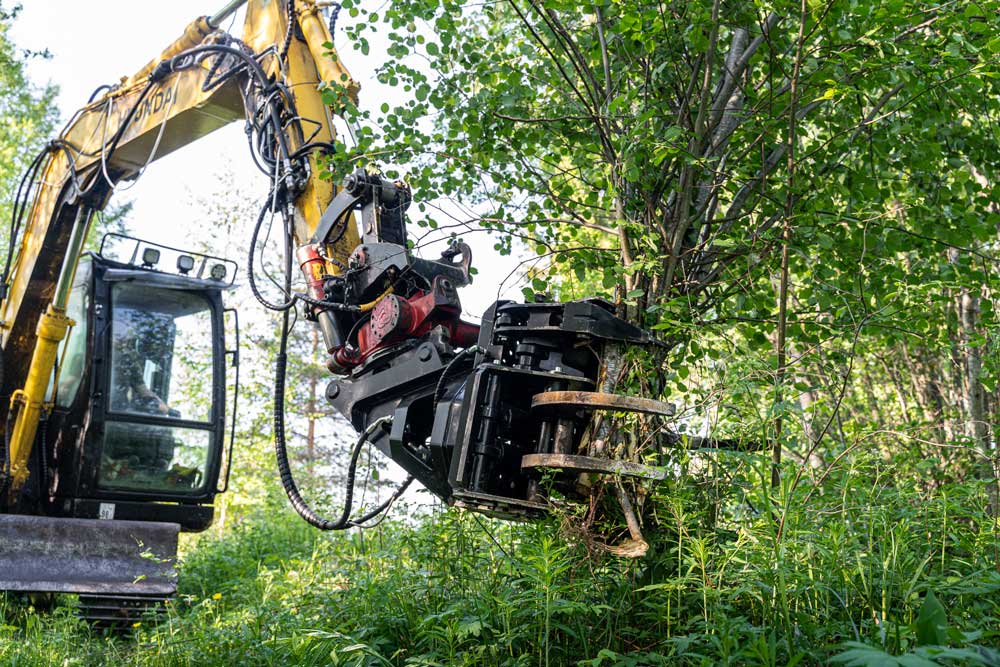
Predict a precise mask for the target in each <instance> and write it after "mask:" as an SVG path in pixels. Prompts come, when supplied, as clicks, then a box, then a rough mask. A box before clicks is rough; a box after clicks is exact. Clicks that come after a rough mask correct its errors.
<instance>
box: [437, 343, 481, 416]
mask: <svg viewBox="0 0 1000 667" xmlns="http://www.w3.org/2000/svg"><path fill="white" fill-rule="evenodd" d="M477 352H482V353H483V354H485V353H486V350H484V349H483V348H481V347H479V346H478V345H473V346H472V347H467V348H465V349H464V350H461V351H460V352H459V353H458V354H456V355H455V356H454V358H453V359H452V360H451V361H449V362H448V365H447V366H445V367H444V370H443V371H441V377H439V378H438V381H437V384H436V385H435V386H434V405H433V407H432V408H431V415H432V417H433V415H435V414H436V413H437V406H438V401H440V400H441V398H442V397H443V396H444V381H445V379H446V378H447V377H448V375H449V373H451V369H452V367H453V366H454V365H455V364H457V363H458V362H459V360H461V359H462V358H463V357H465V356H466V355H468V354H475V353H477Z"/></svg>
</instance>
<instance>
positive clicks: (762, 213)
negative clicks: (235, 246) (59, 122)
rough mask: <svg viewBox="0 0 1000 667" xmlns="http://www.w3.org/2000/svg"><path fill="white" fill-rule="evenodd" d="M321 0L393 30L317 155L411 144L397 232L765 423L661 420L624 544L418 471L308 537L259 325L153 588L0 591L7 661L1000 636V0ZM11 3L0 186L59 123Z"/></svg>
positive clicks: (697, 395) (704, 410)
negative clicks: (37, 602)
mask: <svg viewBox="0 0 1000 667" xmlns="http://www.w3.org/2000/svg"><path fill="white" fill-rule="evenodd" d="M341 5H342V10H341V24H340V26H339V28H338V29H339V30H341V31H343V34H344V35H346V37H347V38H348V40H349V43H350V44H353V45H354V48H355V49H356V51H357V55H356V56H355V57H367V56H370V55H371V44H372V38H373V35H374V34H376V32H377V33H378V34H379V36H380V42H381V41H384V40H387V41H388V44H389V46H388V48H387V52H386V53H385V54H377V55H378V57H380V58H381V60H382V64H381V65H380V66H379V67H378V69H377V71H378V76H379V77H380V79H381V80H382V81H383V83H385V84H386V85H389V86H392V87H394V89H395V90H396V91H398V95H397V96H395V97H394V98H393V99H394V100H395V102H389V101H386V102H383V103H381V104H379V105H377V106H376V105H373V106H370V107H368V106H362V107H361V108H359V109H356V110H352V115H353V118H352V120H353V121H355V122H357V123H359V124H360V125H361V127H362V133H361V135H360V137H359V141H358V142H357V143H356V144H352V145H345V146H343V150H342V151H341V152H340V153H339V154H338V156H337V157H336V158H335V159H334V161H333V163H332V164H331V171H332V172H333V173H341V172H343V171H344V170H346V169H353V168H356V167H357V166H369V167H378V168H381V169H383V170H384V171H386V172H387V173H388V174H390V175H394V174H395V173H397V172H398V173H400V174H401V175H403V174H405V176H406V178H407V180H408V181H409V182H410V183H411V185H412V186H413V188H414V191H415V194H416V198H417V200H418V201H420V202H421V203H422V205H421V206H420V210H419V211H415V212H414V213H415V215H414V220H413V224H414V232H415V233H416V235H419V234H422V233H423V230H428V231H433V232H434V233H436V234H440V233H444V234H445V235H447V234H450V233H456V234H466V233H467V234H489V235H490V237H491V238H492V239H493V240H494V242H495V244H496V246H495V250H496V251H497V252H499V253H507V254H509V255H510V256H512V257H516V258H517V261H515V260H512V261H511V269H512V271H513V273H514V275H516V277H517V278H519V279H520V280H521V281H522V284H523V287H524V289H525V295H526V296H533V294H534V293H535V292H538V291H544V292H548V293H550V294H552V295H553V296H555V297H557V298H560V299H569V298H578V297H589V296H604V297H606V298H608V299H610V300H612V301H613V302H615V303H617V304H619V307H620V308H621V309H622V312H623V313H624V314H626V315H627V316H628V317H630V318H631V319H633V320H634V321H637V322H640V323H641V324H643V325H644V326H646V327H649V328H650V329H652V330H654V331H655V332H656V333H657V335H658V336H659V337H660V338H661V339H662V340H664V341H666V342H667V343H668V345H667V346H666V347H665V348H664V351H662V352H658V353H656V354H650V353H648V351H646V352H641V353H636V354H630V355H628V356H627V358H626V359H625V362H626V363H624V364H622V368H623V372H622V375H621V377H620V378H618V380H619V381H618V390H619V391H621V392H626V391H627V392H631V393H635V394H642V395H645V396H650V397H656V398H660V399H662V400H668V401H671V402H673V403H675V404H676V405H677V406H678V407H679V408H680V415H679V416H678V418H677V419H676V421H675V423H674V424H672V425H671V428H674V429H678V430H683V431H685V432H689V433H694V434H704V433H712V434H715V435H719V436H724V437H730V438H736V439H740V440H743V441H746V442H760V443H769V444H770V445H771V447H770V450H769V451H765V452H747V453H738V452H707V451H692V450H689V449H682V448H675V449H674V450H673V451H671V452H669V453H668V454H669V456H670V457H671V459H670V460H671V464H670V469H671V470H672V471H674V475H673V477H672V479H671V480H670V481H668V482H666V483H664V484H662V485H660V486H659V487H657V488H656V489H653V490H651V492H650V493H649V494H648V495H647V496H646V498H645V501H644V508H643V513H642V514H643V517H644V521H645V523H644V526H643V530H644V535H645V536H646V539H647V540H648V542H649V544H650V550H649V553H648V554H647V555H646V556H645V557H643V558H639V559H629V558H619V557H616V556H614V555H612V554H609V553H608V550H607V549H605V548H603V546H602V541H601V540H595V539H593V538H592V537H591V536H590V535H588V534H584V533H582V532H581V531H580V530H579V519H578V518H577V517H574V516H571V515H566V516H561V517H556V518H553V519H552V520H551V521H549V522H546V523H541V524H536V525H510V524H501V523H496V522H492V521H486V520H483V519H480V518H478V517H475V516H473V515H468V514H460V513H458V512H455V511H450V510H446V509H443V508H435V507H433V506H431V507H427V505H426V504H424V503H422V504H419V506H420V507H423V509H422V510H421V511H419V512H418V511H414V512H397V513H396V514H395V515H394V517H393V518H392V519H390V520H388V521H386V522H384V523H382V524H380V525H379V526H378V527H377V528H375V529H373V530H371V531H368V532H358V533H354V534H351V535H346V536H339V537H329V536H325V535H320V534H317V533H315V532H312V531H311V530H310V529H308V528H307V527H305V526H303V525H301V524H300V523H299V522H298V520H297V519H295V518H294V517H293V516H292V515H291V513H290V512H289V511H288V510H287V509H285V507H284V500H283V498H282V494H281V491H280V489H279V488H278V486H277V484H276V480H275V475H274V471H273V461H272V459H271V454H270V452H269V447H270V426H269V423H268V417H267V416H268V413H269V410H270V403H269V398H268V390H269V387H270V384H271V377H270V375H269V372H270V357H271V355H273V349H272V344H271V343H270V341H271V339H272V338H273V336H272V335H270V332H268V331H267V330H260V331H259V333H258V334H257V335H255V336H249V337H247V341H246V346H247V347H246V351H245V354H244V358H250V359H253V360H254V361H253V362H251V363H252V368H251V372H250V373H249V375H250V379H249V380H248V381H247V392H246V395H247V397H248V399H247V400H246V401H245V402H244V405H245V406H247V407H245V408H244V410H243V411H242V412H241V418H240V424H239V430H240V432H239V437H238V442H239V455H238V457H237V459H236V467H235V469H234V472H233V493H231V494H229V495H227V496H226V497H225V499H224V500H222V503H223V506H222V508H220V514H222V515H223V519H222V520H221V521H220V522H219V524H218V525H217V527H215V528H213V530H212V531H211V532H210V533H208V534H206V535H204V536H200V537H199V538H197V539H193V540H190V541H189V542H188V543H187V544H186V545H185V554H184V562H183V565H182V573H181V582H182V583H181V586H182V595H181V596H180V597H179V599H178V601H177V603H176V604H175V605H174V606H173V608H172V609H171V611H170V614H169V616H168V619H167V621H166V622H164V623H161V624H159V625H156V626H153V625H146V626H143V625H140V627H138V628H136V629H135V632H134V633H132V634H131V635H130V636H128V637H105V636H100V635H97V634H94V633H91V632H90V631H88V630H87V629H86V628H85V627H83V626H82V624H81V623H80V622H78V621H76V620H75V619H74V618H73V616H72V601H71V600H70V601H61V602H60V606H59V607H57V609H56V610H55V611H51V612H47V613H40V612H39V610H37V609H35V608H34V607H33V606H31V605H30V604H29V603H28V602H25V601H23V600H16V599H13V598H10V599H4V600H3V602H0V615H2V616H0V661H6V662H7V663H9V664H17V665H37V664H53V665H74V664H78V665H91V664H93V665H99V664H135V665H187V664H198V665H210V664H219V665H229V664H233V663H235V662H237V661H241V662H245V663H247V664H317V665H318V664H361V665H369V664H370V665H386V664H390V665H404V664H406V665H455V664H466V665H515V664H516V665H535V664H545V665H564V664H565V665H658V664H685V665H687V664H691V665H714V664H739V665H747V664H754V665H756V664H760V665H794V664H803V665H805V664H831V663H833V664H849V665H943V664H970V665H972V664H976V665H979V664H983V665H1000V652H998V648H1000V625H998V623H1000V525H998V523H997V511H998V507H1000V496H998V485H997V477H998V466H1000V461H998V458H997V440H996V437H997V435H996V429H997V428H998V423H1000V421H998V414H997V412H998V410H1000V400H998V399H1000V397H998V393H997V391H998V386H997V378H998V376H1000V347H998V339H997V335H996V334H997V326H998V321H997V314H996V312H997V309H996V299H997V293H996V289H997V287H996V280H997V265H996V262H997V252H998V241H1000V239H998V234H1000V207H998V206H1000V181H998V176H1000V174H998V167H1000V128H998V120H1000V118H998V117H1000V103H998V92H1000V91H998V87H1000V86H998V80H1000V79H998V77H1000V68H998V57H1000V31H998V28H997V26H998V25H1000V4H998V3H997V2H990V1H986V2H948V3H932V2H906V1H903V0H885V1H883V2H872V3H861V2H850V1H838V0H831V1H830V2H822V1H821V0H803V1H802V2H801V3H783V2H775V3H768V2H754V3H744V2H722V0H699V1H691V2H677V3H669V2H668V3H648V2H630V1H628V0H618V1H614V2H612V1H606V2H605V1H603V0H602V1H600V2H595V3H576V2H568V1H565V2H563V1H561V0H546V1H544V2H542V1H541V0H509V1H507V2H497V3H485V4H483V3H453V2H425V1H420V0H401V1H397V2H392V3H388V4H385V5H380V6H378V7H377V8H376V7H375V6H373V5H371V4H370V3H363V4H362V3H356V2H343V3H341ZM16 13H17V12H16V9H15V8H13V7H12V6H10V5H8V4H4V5H3V13H2V25H3V32H2V34H0V37H2V41H0V47H2V48H0V76H2V77H3V84H4V85H3V86H2V89H0V90H2V92H0V109H2V111H3V114H2V115H3V119H4V120H3V123H2V124H0V151H2V155H0V186H2V187H3V189H4V193H5V196H4V197H3V198H0V209H2V210H0V214H2V213H6V212H7V208H5V207H8V206H9V201H10V195H9V194H8V193H10V192H11V189H12V187H13V186H14V185H16V179H17V177H18V175H19V172H20V171H21V169H22V168H23V166H24V162H25V160H26V159H28V158H29V156H30V155H32V154H33V151H25V150H24V149H25V147H26V146H39V145H41V142H43V141H44V140H45V139H46V138H48V137H49V136H51V135H52V133H53V132H54V131H55V129H56V128H55V127H54V125H55V116H56V115H55V112H54V111H53V106H52V103H51V100H52V96H53V94H54V93H53V91H52V90H51V89H39V88H37V87H35V86H32V85H31V84H30V83H29V82H28V80H27V79H26V77H25V67H26V63H27V62H30V60H31V59H32V58H38V57H44V56H43V55H40V54H31V53H28V54H26V53H23V52H22V51H21V50H19V49H18V48H17V47H16V45H14V44H12V43H11V42H10V40H9V39H7V38H6V35H7V32H8V26H9V25H10V24H11V22H12V21H16V20H17V17H16ZM342 55H343V57H344V58H345V59H349V58H350V57H352V56H354V54H351V53H350V52H348V51H345V52H344V53H342ZM226 189H227V186H226V184H225V183H222V184H221V185H220V192H221V191H224V190H226ZM241 199H242V198H240V197H235V198H233V200H232V201H229V200H226V199H225V198H222V199H220V200H219V201H215V202H213V204H212V206H217V207H219V208H215V209H214V210H211V211H210V216H211V219H212V220H214V221H215V222H216V223H217V224H216V226H215V229H217V230H218V233H220V234H228V235H233V236H235V237H236V238H246V236H247V234H246V232H245V228H244V227H243V226H245V225H246V224H247V221H248V216H247V215H246V214H245V213H244V211H243V210H242V209H240V208H239V204H240V200H241ZM225 220H228V221H230V222H229V223H228V224H218V223H219V221H225ZM484 229H485V230H486V231H485V232H484V231H483V230H484ZM216 240H218V239H216ZM207 242H209V243H210V242H211V239H209V240H208V241H207ZM522 259H526V260H528V261H524V262H522V261H521V260H522ZM239 298H240V297H239V296H238V295H237V299H239ZM251 307H252V306H251ZM296 346H297V347H296V350H297V352H298V355H297V356H298V357H299V359H301V360H302V361H301V363H300V364H298V365H297V368H295V369H293V373H295V377H296V379H297V381H293V382H292V383H291V384H292V385H293V386H297V387H299V388H300V391H301V392H302V393H301V394H300V395H298V396H296V397H295V399H294V401H295V403H296V404H297V405H299V406H309V407H307V408H306V409H305V410H304V411H303V412H302V416H300V417H299V420H298V422H297V428H296V429H295V430H296V431H297V434H298V437H297V444H298V449H299V452H300V454H299V461H298V465H300V466H301V467H302V468H303V469H309V468H310V467H311V468H312V470H311V472H312V478H311V484H310V487H311V488H310V491H311V492H312V493H313V494H318V495H319V496H321V497H322V496H328V497H327V498H326V502H328V503H331V505H330V506H333V504H335V502H336V488H337V484H336V482H337V479H336V474H335V470H336V465H334V463H335V462H336V457H337V456H338V447H337V441H336V440H335V438H334V436H333V434H332V433H330V435H329V437H323V438H316V437H315V428H323V429H328V428H329V424H330V420H331V419H332V417H330V416H329V415H328V414H327V411H326V410H325V409H324V406H321V405H319V402H317V401H315V400H314V399H315V397H316V393H315V389H314V388H315V386H316V384H315V383H317V382H320V381H321V380H322V373H321V372H320V368H321V360H320V359H318V358H317V355H316V353H315V352H316V351H315V343H313V342H312V339H311V334H309V333H307V332H306V330H305V329H304V328H303V329H301V333H300V335H299V336H298V337H297V340H296ZM310 388H313V389H310ZM310 391H312V393H311V394H310ZM310 399H313V400H312V402H310ZM316 425H323V426H316ZM311 426H312V428H310V427H311ZM636 428H637V429H640V430H638V431H636V432H637V433H638V434H639V435H642V436H644V435H647V434H652V433H655V432H656V429H658V428H659V426H658V425H651V424H643V425H637V427H636ZM641 429H648V430H647V431H643V430H641ZM310 432H312V433H313V434H314V437H313V438H312V439H311V440H310V437H309V433H310ZM654 439H655V438H654ZM310 443H311V444H310ZM661 453H662V452H661ZM376 469H377V468H376ZM378 481H379V480H378V479H372V480H371V487H372V493H377V492H378V491H377V490H378V488H380V486H381V485H380V484H378ZM605 537H606V538H607V541H608V542H613V541H615V540H616V539H618V538H620V535H617V534H610V535H606V536H605Z"/></svg>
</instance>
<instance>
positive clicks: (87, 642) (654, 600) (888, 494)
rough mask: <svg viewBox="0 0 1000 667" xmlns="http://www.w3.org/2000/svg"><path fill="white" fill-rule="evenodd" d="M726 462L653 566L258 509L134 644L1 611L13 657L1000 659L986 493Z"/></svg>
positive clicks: (537, 540) (661, 510)
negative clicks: (808, 479) (795, 484)
mask: <svg viewBox="0 0 1000 667" xmlns="http://www.w3.org/2000/svg"><path fill="white" fill-rule="evenodd" d="M725 463H726V466H727V469H728V470H729V473H728V476H727V477H726V478H725V482H724V483H722V481H720V480H715V481H714V482H712V483H711V484H707V485H706V484H699V483H698V482H699V480H692V479H689V480H684V481H683V482H677V483H675V484H672V485H668V486H665V487H664V488H663V489H662V491H661V493H660V494H658V495H657V496H656V497H654V498H651V499H649V500H648V501H647V503H650V505H649V506H648V507H647V510H648V511H647V512H646V517H647V524H646V526H645V528H646V532H647V537H648V538H649V539H650V542H651V550H650V554H649V555H648V556H647V557H646V558H643V559H638V560H631V559H617V558H612V557H609V556H595V555H594V554H593V553H592V552H588V550H587V545H586V544H585V543H584V542H583V541H581V540H578V539H575V538H574V537H572V535H573V534H572V533H571V532H567V531H566V530H565V529H564V527H563V525H562V524H560V522H559V521H557V520H552V521H549V522H543V523H538V524H531V525H523V524H522V525H519V524H503V523H498V522H493V521H487V520H484V519H481V518H478V517H475V516H473V515H470V514H465V513H458V512H453V511H440V512H436V513H434V514H432V515H431V516H430V517H429V518H428V519H426V520H424V521H423V522H422V523H420V524H419V525H417V526H415V527H414V526H407V525H403V524H399V523H392V522H387V523H385V524H383V525H381V526H380V527H378V528H377V529H374V530H371V531H369V532H366V533H356V534H352V535H336V536H330V535H325V534H321V533H318V532H316V531H313V530H312V529H310V528H308V527H307V526H305V525H303V524H302V523H301V522H299V521H298V520H297V519H296V518H295V517H293V516H291V515H290V513H288V512H287V511H285V510H283V509H281V510H278V509H270V510H268V511H261V512H260V513H258V514H254V515H251V516H247V517H245V518H244V519H243V520H242V521H240V522H239V523H238V524H237V525H235V526H234V527H232V528H231V529H230V530H227V531H226V532H224V533H222V534H220V535H214V536H207V537H205V538H203V539H200V540H198V541H197V543H196V544H192V545H190V549H189V550H188V552H187V553H186V554H185V556H184V561H183V566H182V574H181V582H182V583H181V591H180V595H179V596H178V599H177V601H176V602H175V603H174V604H173V605H172V607H171V609H170V611H169V614H168V615H167V618H166V620H165V621H163V622H161V623H160V624H158V625H153V624H151V623H145V624H143V625H141V626H140V627H138V628H136V629H135V630H134V632H133V633H132V634H130V635H127V636H124V637H113V636H101V635H98V634H95V633H93V632H91V631H90V630H89V629H88V628H87V627H86V626H84V625H83V624H82V623H81V622H79V621H78V620H76V619H75V618H74V616H73V613H72V600H69V599H67V600H62V601H61V602H60V604H59V606H58V607H57V608H56V609H55V610H52V611H49V612H44V613H43V612H39V611H37V610H34V609H33V608H32V607H31V606H30V604H29V603H28V602H26V601H23V600H19V599H14V598H11V597H8V598H6V599H4V600H3V601H0V664H3V665H30V666H32V667H35V666H36V665H38V666H42V665H53V666H56V665H58V666H64V665H65V666H67V667H68V666H71V665H79V666H90V665H119V664H120V665H135V666H143V667H146V666H149V667H152V666H164V667H166V666H171V667H173V666H180V665H185V666H187V665H191V666H195V665H197V666H199V667H201V666H215V665H219V666H221V665H227V666H229V665H241V666H250V665H423V666H428V667H429V666H432V665H470V666H471V665H477V666H479V665H486V666H489V665H496V666H501V665H503V666H513V665H547V666H554V665H582V666H583V665H585V666H591V665H593V666H601V665H603V666H612V665H614V666H623V667H624V666H633V665H668V664H669V665H698V666H700V665H822V664H830V663H831V661H839V662H840V663H841V664H852V665H853V664H857V665H867V664H871V665H876V664H885V665H896V664H899V665H935V664H986V665H989V664H998V663H997V662H994V661H995V660H996V659H997V658H996V654H994V653H991V652H990V651H989V647H995V646H997V645H998V644H1000V575H998V573H997V569H996V562H995V553H996V548H997V545H996V536H995V533H994V530H993V526H992V525H991V524H990V523H988V522H987V521H986V520H985V517H986V511H985V506H986V502H987V500H988V498H987V496H986V493H985V491H984V489H983V488H982V487H981V486H980V484H979V483H978V482H972V481H970V482H964V483H952V484H950V485H946V486H943V487H941V488H938V489H936V490H932V491H931V490H924V489H923V488H922V487H921V486H920V485H919V484H917V483H916V482H915V481H913V480H909V481H908V480H907V478H906V477H904V476H897V474H896V473H897V470H896V469H895V468H894V466H893V465H892V464H890V463H886V462H884V461H883V460H881V459H880V458H869V459H866V458H863V457H862V458H858V459H856V460H854V462H853V464H852V467H851V468H850V469H845V470H844V471H843V472H842V473H839V474H838V473H834V474H831V475H830V476H828V477H827V478H826V479H825V480H824V483H823V485H822V487H810V486H809V485H805V484H804V485H800V487H799V488H798V489H796V490H795V491H794V492H792V491H789V489H788V486H787V485H786V487H785V488H784V489H781V490H778V492H777V494H776V497H772V495H771V492H770V490H769V488H768V487H767V486H766V485H764V484H761V483H760V482H759V481H758V480H759V475H758V472H759V471H757V470H756V469H755V467H754V465H752V464H751V463H750V462H747V461H741V460H740V459H738V458H732V460H728V461H727V462H725ZM807 498H808V502H806V500H807ZM782 507H785V508H787V512H786V514H785V517H784V519H785V521H784V526H783V531H782V532H781V533H780V534H779V519H780V513H779V511H776V510H774V509H772V508H782ZM932 593H933V595H931V594H932ZM931 599H933V600H934V605H937V604H939V606H940V610H938V608H937V607H935V606H934V605H932V604H930V600H931ZM938 601H939V603H938ZM928 619H929V620H928ZM928 632H930V633H931V634H930V635H928V634H927V633H928ZM928 636H930V637H931V638H932V639H933V641H934V642H936V644H934V645H933V646H920V645H922V644H923V645H926V644H928V639H927V637H928ZM946 647H950V648H946ZM921 661H923V662H921Z"/></svg>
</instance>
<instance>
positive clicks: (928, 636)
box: [914, 591, 948, 646]
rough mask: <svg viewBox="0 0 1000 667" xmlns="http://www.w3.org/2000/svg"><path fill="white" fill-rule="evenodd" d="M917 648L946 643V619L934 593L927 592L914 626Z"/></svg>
mask: <svg viewBox="0 0 1000 667" xmlns="http://www.w3.org/2000/svg"><path fill="white" fill-rule="evenodd" d="M914 625H915V628H916V631H917V645H918V646H927V645H934V646H943V645H945V644H947V643H948V618H947V614H945V611H944V607H943V606H941V603H940V602H938V599H937V597H936V596H935V595H934V591H927V597H925V598H924V603H923V605H921V606H920V613H919V614H918V615H917V620H916V623H915V624H914Z"/></svg>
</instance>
